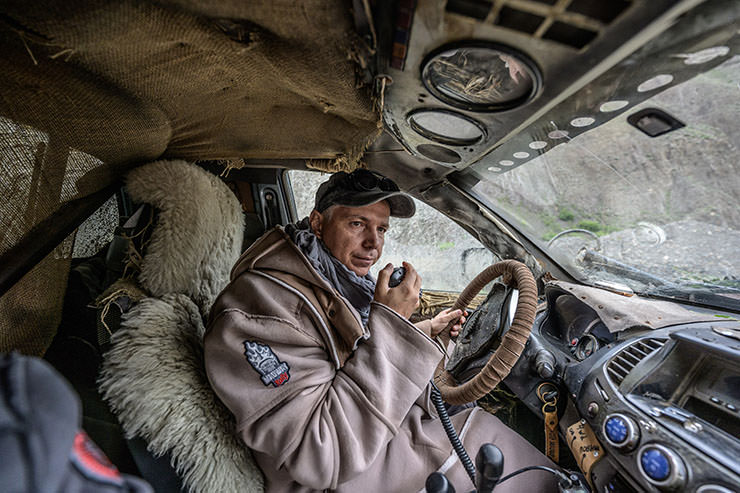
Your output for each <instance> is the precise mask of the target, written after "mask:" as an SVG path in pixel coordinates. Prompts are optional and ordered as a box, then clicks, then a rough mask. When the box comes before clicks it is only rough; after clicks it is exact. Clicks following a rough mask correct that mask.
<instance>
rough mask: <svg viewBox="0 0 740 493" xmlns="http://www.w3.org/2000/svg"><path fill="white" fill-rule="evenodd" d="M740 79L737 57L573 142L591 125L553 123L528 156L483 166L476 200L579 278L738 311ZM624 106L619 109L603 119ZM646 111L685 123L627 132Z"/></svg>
mask: <svg viewBox="0 0 740 493" xmlns="http://www.w3.org/2000/svg"><path fill="white" fill-rule="evenodd" d="M687 63H688V62H687ZM667 77H669V76H666V77H664V79H663V80H661V79H660V77H656V78H654V80H652V81H651V84H653V86H659V85H661V84H662V83H663V82H665V81H666V80H668V79H667ZM739 81H740V56H735V57H733V58H729V59H728V60H726V61H725V62H724V63H722V64H721V65H717V66H716V67H714V68H713V69H711V70H710V71H708V72H706V73H704V74H701V75H698V76H696V77H693V78H690V79H688V80H686V81H685V82H682V83H680V84H676V85H674V86H673V87H670V88H668V89H666V90H665V91H663V92H660V93H658V94H656V95H654V96H653V97H651V98H648V99H644V100H643V101H642V102H641V103H640V104H638V105H635V106H634V107H632V108H629V109H628V110H626V111H625V112H624V113H623V114H621V115H619V116H617V117H616V118H614V119H612V120H611V121H608V122H606V123H604V124H602V125H599V126H598V127H595V128H593V129H590V130H587V131H585V132H583V133H580V135H577V136H575V137H573V134H574V133H576V132H574V130H577V127H584V126H585V127H588V126H589V125H591V124H592V123H593V121H594V120H593V118H588V117H584V118H576V117H574V119H573V120H571V121H570V125H569V126H568V127H565V128H564V127H563V126H562V125H561V126H560V128H557V126H556V125H555V124H554V123H553V122H552V121H550V122H549V123H550V124H551V126H552V128H549V129H547V130H545V129H541V131H540V132H539V133H538V135H539V138H535V139H532V142H531V143H530V144H529V145H528V149H526V148H525V149H523V151H528V152H519V153H513V154H512V155H511V157H504V158H502V156H501V155H498V156H497V158H496V161H495V162H493V163H492V162H491V160H490V159H488V160H487V162H486V163H481V164H478V165H476V166H475V175H476V177H477V178H479V179H480V180H481V181H479V182H478V183H477V184H476V185H475V186H474V187H473V192H474V193H475V195H476V196H478V197H479V198H481V199H482V200H484V201H488V202H490V204H491V205H492V208H493V209H494V210H497V211H500V212H501V213H502V215H503V216H504V217H506V218H507V219H509V220H510V221H511V222H512V223H513V224H514V225H515V226H517V227H519V228H520V231H521V232H522V233H524V234H525V235H527V236H528V237H529V238H530V239H532V240H534V241H535V242H537V243H538V244H539V245H540V246H542V247H543V248H544V249H545V250H546V251H547V253H548V254H549V255H550V256H551V258H552V259H554V260H555V261H556V262H558V263H559V264H561V265H562V266H563V268H565V269H566V270H567V271H569V272H570V273H571V274H572V275H573V276H574V277H576V278H578V279H581V280H583V281H586V282H590V283H593V282H597V281H607V282H612V283H614V282H619V283H621V284H624V285H626V286H628V287H630V288H631V289H632V290H634V291H636V292H641V293H652V294H661V295H666V296H670V297H675V298H682V299H692V300H699V301H706V300H707V299H709V300H715V301H716V300H718V299H720V298H721V299H720V302H719V303H717V304H718V305H723V306H728V305H729V306H730V307H735V308H738V306H740V207H739V203H740V201H739V200H738V198H739V197H740V172H739V171H740V169H739V168H740V165H739V164H738V163H739V162H740V152H739V149H740V82H739ZM641 87H643V88H644V87H646V86H641ZM652 89H653V87H647V89H646V90H652ZM637 90H638V91H640V88H638V89H637ZM627 104H628V103H627V102H626V101H624V102H622V101H611V102H610V103H609V104H608V105H605V104H602V105H601V112H602V113H604V112H607V111H614V109H615V108H616V109H619V107H620V105H622V107H624V106H626V105H627ZM596 108H599V106H598V105H597V106H596ZM648 108H657V109H660V110H662V111H664V112H665V113H667V114H668V115H670V116H672V117H674V118H675V119H677V120H679V121H680V122H681V123H683V124H685V126H683V127H681V128H678V129H676V130H673V131H669V132H668V133H664V134H662V135H659V136H657V137H649V136H648V135H646V134H645V133H643V132H641V131H640V130H638V129H637V128H636V127H635V126H632V125H630V124H629V123H628V117H629V116H630V115H634V114H635V113H637V112H639V111H640V110H643V109H648ZM576 116H580V115H576ZM643 123H645V122H643ZM647 123H648V124H649V125H653V124H656V125H658V126H659V127H660V126H661V125H665V123H662V122H657V123H656V122H652V123H651V122H649V121H648V122H647ZM566 128H567V129H569V130H570V132H569V131H568V130H566ZM581 130H582V129H581ZM530 135H531V134H530ZM545 146H547V149H545V150H546V152H545V153H544V154H541V155H540V156H538V157H536V158H534V159H532V160H530V161H528V162H525V163H524V164H521V165H520V166H515V165H516V164H518V163H517V162H516V161H517V160H521V159H520V158H526V157H528V156H529V154H528V153H533V150H536V149H540V148H543V147H545ZM550 147H551V148H550ZM525 154H526V156H525ZM507 168H508V169H507ZM697 293H700V294H701V295H702V296H704V298H702V299H697ZM718 295H719V296H718ZM700 297H701V296H700Z"/></svg>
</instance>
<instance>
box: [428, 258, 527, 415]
mask: <svg viewBox="0 0 740 493" xmlns="http://www.w3.org/2000/svg"><path fill="white" fill-rule="evenodd" d="M501 275H503V276H504V282H505V283H506V284H508V285H509V286H511V287H515V288H518V289H519V301H518V302H517V306H516V312H515V314H514V321H513V322H512V323H511V328H510V329H509V331H508V332H507V333H506V334H505V335H504V337H503V339H502V340H501V344H500V345H499V347H498V349H496V352H494V353H493V354H492V355H491V357H490V358H489V359H488V362H487V363H486V366H484V367H483V369H482V370H481V371H480V373H478V374H477V375H476V376H474V377H473V378H472V379H470V380H468V381H467V382H465V383H463V384H462V385H457V383H456V382H455V379H454V377H453V376H452V374H451V373H449V372H448V371H447V370H445V368H444V363H445V362H444V359H443V360H442V361H440V363H439V366H437V369H436V370H435V372H434V383H435V384H436V385H437V387H438V388H439V391H440V393H441V394H442V398H443V399H444V400H445V401H446V402H448V403H450V404H465V403H466V402H473V401H476V400H478V399H480V398H481V397H483V396H484V395H486V394H487V393H489V392H490V391H492V390H493V389H494V388H496V385H498V384H499V382H501V380H503V379H504V378H506V376H507V375H508V374H509V372H510V371H511V368H512V367H513V366H514V364H515V363H516V362H517V360H518V359H519V357H520V356H521V354H522V352H523V351H524V346H525V344H526V343H527V339H529V334H530V332H531V331H532V325H533V324H534V316H535V313H536V311H537V283H536V282H535V280H534V276H533V275H532V272H531V271H530V270H529V268H528V267H527V266H526V265H524V264H523V263H521V262H518V261H516V260H504V261H502V262H498V263H496V264H493V265H492V266H490V267H487V268H486V269H485V270H483V272H481V273H480V274H478V275H477V276H476V278H475V279H473V280H472V281H471V282H470V284H468V286H467V287H466V288H465V289H464V290H463V292H462V293H460V297H459V298H458V299H457V301H456V302H455V305H454V306H453V307H452V309H453V310H456V309H462V310H464V309H465V307H466V306H468V304H469V303H470V301H471V300H472V299H473V298H474V297H475V295H477V294H478V293H479V292H480V290H481V289H483V287H484V286H485V285H486V284H488V283H489V282H491V281H492V280H494V279H496V278H497V277H499V276H501ZM439 337H440V339H441V340H442V342H443V344H444V346H445V347H446V346H447V344H448V343H449V341H450V331H449V328H447V329H445V330H444V331H443V332H442V333H441V334H440V335H439Z"/></svg>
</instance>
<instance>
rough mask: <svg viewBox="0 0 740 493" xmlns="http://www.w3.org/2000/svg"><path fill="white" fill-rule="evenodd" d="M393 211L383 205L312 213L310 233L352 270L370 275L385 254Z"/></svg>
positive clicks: (339, 206)
mask: <svg viewBox="0 0 740 493" xmlns="http://www.w3.org/2000/svg"><path fill="white" fill-rule="evenodd" d="M390 212H391V211H390V207H388V203H387V202H386V201H384V200H383V201H380V202H378V203H375V204H372V205H366V206H363V207H344V206H341V205H336V206H333V207H330V208H329V209H327V210H326V211H324V213H323V214H321V213H319V212H317V211H315V210H314V211H313V212H311V216H310V222H311V229H313V232H314V233H315V234H316V236H318V237H319V238H320V239H321V240H322V241H323V242H324V244H325V245H326V247H327V248H328V249H329V251H330V252H331V253H332V255H334V257H336V258H337V259H338V260H339V261H340V262H342V263H343V264H344V265H345V266H346V267H347V268H348V269H349V270H351V271H352V272H354V273H355V274H357V275H358V276H364V275H366V274H367V273H368V272H369V271H370V267H372V266H373V265H374V264H375V262H377V261H378V259H379V258H380V254H381V253H383V243H385V232H386V231H387V230H388V218H389V217H390Z"/></svg>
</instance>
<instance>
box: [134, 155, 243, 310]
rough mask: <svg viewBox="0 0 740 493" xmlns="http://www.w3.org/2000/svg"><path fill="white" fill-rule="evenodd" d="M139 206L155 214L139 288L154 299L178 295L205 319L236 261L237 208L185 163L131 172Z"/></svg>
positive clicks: (216, 184) (217, 184)
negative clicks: (154, 211) (185, 297)
mask: <svg viewBox="0 0 740 493" xmlns="http://www.w3.org/2000/svg"><path fill="white" fill-rule="evenodd" d="M126 188H127V189H128V193H129V195H130V196H131V198H132V199H133V200H134V201H135V202H137V203H148V204H151V205H152V206H154V207H155V208H156V209H157V210H158V216H157V221H156V224H154V225H153V226H152V227H153V228H154V229H153V231H152V232H151V238H150V240H149V242H148V244H147V247H146V251H145V252H144V257H143V259H142V261H141V265H140V269H141V270H140V273H139V276H138V280H139V284H140V286H141V287H142V288H144V289H145V290H147V291H148V292H149V293H150V294H151V295H152V296H155V297H161V296H163V295H165V294H169V293H181V294H185V295H187V296H188V297H189V298H191V299H192V300H193V301H194V302H195V303H196V304H197V305H198V307H199V308H200V310H201V313H202V314H203V315H206V314H207V313H208V311H209V310H210V307H211V305H212V304H213V301H214V300H215V298H216V296H217V295H218V293H219V292H220V291H221V290H222V289H223V288H224V287H225V286H226V284H227V283H228V280H229V271H230V270H231V267H232V266H233V265H234V263H235V262H236V260H237V259H238V258H239V254H240V253H241V242H242V237H243V231H244V219H243V216H242V212H241V206H240V204H239V201H238V200H237V198H236V197H235V196H234V194H233V193H232V192H231V190H229V188H228V187H227V186H226V184H225V183H223V182H222V181H221V180H220V179H219V178H218V177H217V176H215V175H213V174H211V173H209V172H207V171H205V170H203V169H201V168H199V167H198V166H196V165H194V164H192V163H188V162H185V161H155V162H152V163H149V164H146V165H144V166H141V167H139V168H137V169H135V170H133V171H132V172H130V173H129V174H128V176H127V178H126Z"/></svg>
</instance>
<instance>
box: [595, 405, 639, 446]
mask: <svg viewBox="0 0 740 493" xmlns="http://www.w3.org/2000/svg"><path fill="white" fill-rule="evenodd" d="M603 431H604V436H605V437H606V441H607V442H609V445H611V446H613V447H616V448H618V449H619V450H623V451H629V450H632V449H633V448H635V446H636V445H637V443H638V442H639V441H640V428H638V427H637V424H636V423H635V422H634V420H633V419H632V418H629V417H627V416H625V415H624V414H619V413H615V414H610V415H609V416H607V417H606V419H605V420H604V430H603Z"/></svg>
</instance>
